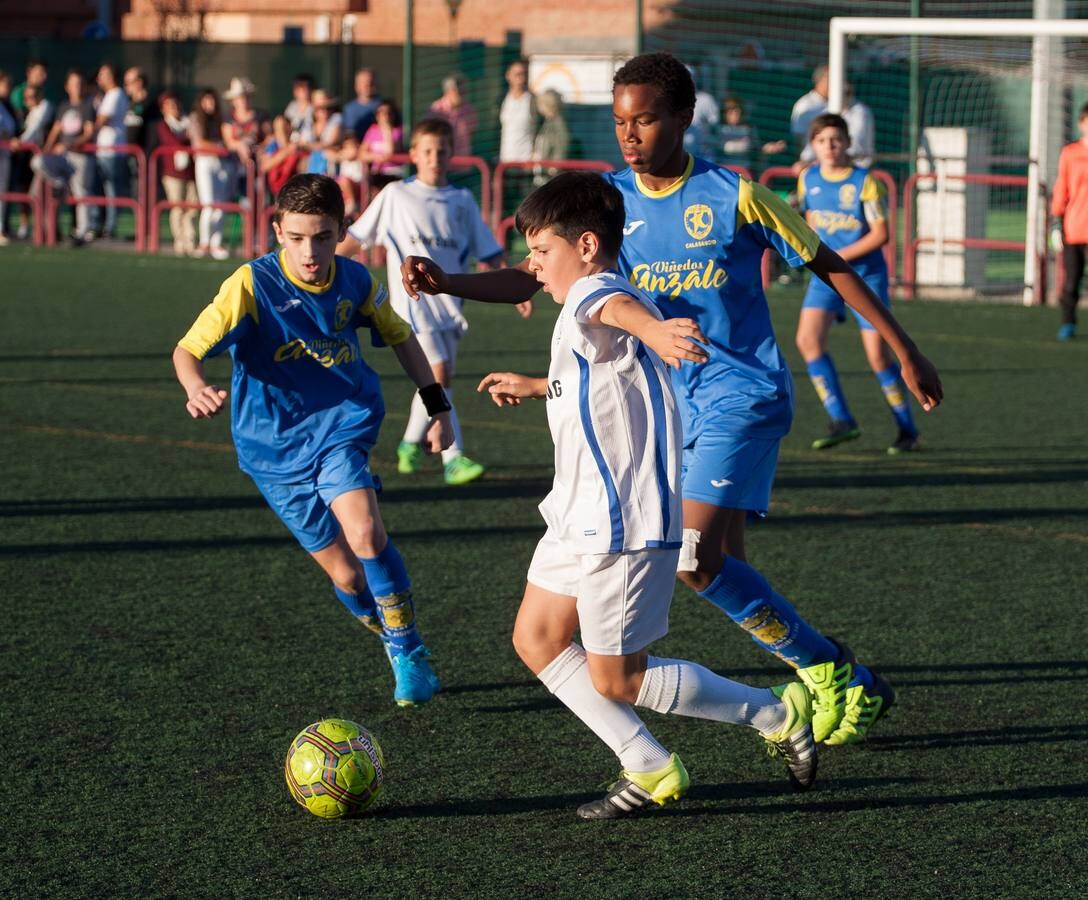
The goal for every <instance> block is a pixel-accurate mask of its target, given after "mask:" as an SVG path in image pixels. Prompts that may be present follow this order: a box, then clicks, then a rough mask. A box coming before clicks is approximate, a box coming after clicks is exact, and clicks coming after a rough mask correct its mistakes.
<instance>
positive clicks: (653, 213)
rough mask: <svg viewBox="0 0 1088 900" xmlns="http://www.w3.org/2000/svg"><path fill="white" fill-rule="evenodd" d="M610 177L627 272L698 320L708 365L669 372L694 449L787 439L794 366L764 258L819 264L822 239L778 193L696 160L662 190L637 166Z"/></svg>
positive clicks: (671, 314) (669, 313)
mask: <svg viewBox="0 0 1088 900" xmlns="http://www.w3.org/2000/svg"><path fill="white" fill-rule="evenodd" d="M605 178H606V179H607V180H608V181H609V182H611V183H612V184H614V185H615V186H616V187H617V188H618V189H619V190H620V191H621V193H622V194H623V200H624V205H625V207H626V211H627V222H626V227H625V228H624V238H623V246H622V248H621V250H620V257H619V267H620V270H621V272H622V273H623V274H624V275H625V276H626V277H628V278H629V279H630V280H631V281H632V282H633V283H634V284H635V286H636V287H639V288H641V289H642V290H644V291H646V293H648V294H649V295H650V296H651V297H652V298H653V300H654V302H655V303H656V304H657V307H658V309H660V310H661V313H662V314H663V315H664V316H665V318H681V317H688V318H692V319H695V320H696V321H697V322H698V323H699V327H700V328H702V330H703V333H704V334H706V336H707V338H708V339H709V340H710V346H709V347H708V348H707V350H708V352H709V356H710V358H709V360H708V361H707V362H706V363H705V364H703V365H690V364H688V363H685V364H684V365H683V366H682V367H681V368H680V369H679V370H675V369H670V372H671V374H672V379H673V386H674V388H675V390H676V394H677V399H678V400H679V402H680V408H681V413H682V415H683V421H684V442H685V445H687V446H691V445H692V444H693V443H694V442H695V440H696V439H697V438H698V437H699V435H701V434H703V433H704V432H715V433H734V434H746V435H750V436H753V437H765V438H779V437H782V436H783V435H785V434H786V432H787V431H789V428H790V423H791V421H792V419H793V394H792V384H791V381H790V373H789V368H788V367H787V365H786V361H785V359H784V358H783V356H782V354H781V352H780V351H779V349H778V344H777V343H776V341H775V337H774V330H773V328H772V327H771V314H770V310H769V309H768V307H767V298H766V296H765V295H764V293H763V281H762V276H761V262H762V258H763V251H764V250H766V249H772V250H775V251H777V252H778V253H779V254H780V255H781V256H782V258H783V259H784V260H786V262H787V263H789V264H790V265H792V266H800V265H804V264H805V263H808V262H811V261H812V259H813V257H814V256H815V255H816V250H817V248H818V247H819V243H820V241H819V238H818V237H817V236H816V234H815V233H814V232H813V231H812V229H811V228H809V227H808V226H807V225H806V224H805V223H804V221H803V220H802V219H801V217H800V216H799V215H798V214H797V213H796V212H794V211H793V210H792V209H791V208H790V207H789V205H788V204H786V203H785V202H784V201H783V200H781V199H780V198H779V197H778V196H777V195H776V194H774V193H773V192H772V191H770V190H768V189H767V188H765V187H763V186H762V185H758V184H753V183H752V182H750V181H748V180H746V179H744V178H742V177H740V176H739V175H737V174H736V173H734V172H731V171H729V170H727V169H722V168H719V167H718V166H715V165H713V164H711V163H708V162H706V161H704V160H701V159H696V158H694V157H689V158H688V165H687V169H686V170H685V172H684V174H683V176H682V177H681V178H680V179H679V180H678V181H676V182H675V183H674V184H672V185H670V186H669V187H667V188H665V189H663V190H660V191H654V190H652V189H650V188H648V187H647V186H646V185H644V184H643V183H642V180H641V179H640V178H639V177H638V175H637V174H636V173H634V172H632V171H631V170H630V169H625V170H623V171H622V172H616V173H608V174H606V175H605Z"/></svg>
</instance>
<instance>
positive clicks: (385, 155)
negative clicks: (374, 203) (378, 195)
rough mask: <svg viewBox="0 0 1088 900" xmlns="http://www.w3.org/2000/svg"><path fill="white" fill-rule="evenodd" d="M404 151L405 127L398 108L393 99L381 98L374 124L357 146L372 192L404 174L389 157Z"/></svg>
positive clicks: (401, 168) (400, 167) (402, 169)
mask: <svg viewBox="0 0 1088 900" xmlns="http://www.w3.org/2000/svg"><path fill="white" fill-rule="evenodd" d="M403 151H404V128H403V127H402V126H401V121H400V111H399V110H398V109H397V106H396V104H395V103H393V101H392V100H383V101H382V102H381V104H380V105H379V106H378V109H377V111H376V117H375V120H374V124H373V125H371V126H370V127H369V128H368V129H367V131H366V134H365V135H363V140H362V143H361V144H360V145H359V159H360V160H361V161H362V162H365V163H366V164H367V165H368V166H369V167H370V186H371V187H372V188H374V189H375V191H380V190H381V189H382V188H383V187H385V186H386V185H387V184H389V182H391V181H397V180H398V179H400V178H402V177H404V168H403V167H402V166H400V165H397V164H396V163H391V162H389V157H390V156H392V155H393V154H394V153H402V152H403Z"/></svg>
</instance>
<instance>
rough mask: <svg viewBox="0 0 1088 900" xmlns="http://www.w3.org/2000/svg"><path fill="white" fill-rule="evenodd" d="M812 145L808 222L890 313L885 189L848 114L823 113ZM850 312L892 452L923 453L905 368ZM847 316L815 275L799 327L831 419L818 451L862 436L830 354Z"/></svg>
mask: <svg viewBox="0 0 1088 900" xmlns="http://www.w3.org/2000/svg"><path fill="white" fill-rule="evenodd" d="M809 144H810V145H811V146H812V148H813V149H814V150H815V152H816V162H817V165H815V166H810V167H809V168H807V169H806V170H805V171H804V172H803V173H801V177H800V178H798V179H797V195H798V199H799V202H800V205H801V212H802V213H803V215H804V217H805V221H807V222H808V224H809V225H810V226H811V227H812V230H813V231H815V232H816V234H817V235H819V237H820V240H821V241H823V242H824V244H826V245H827V246H828V247H830V248H831V249H832V250H834V251H835V252H836V253H838V254H839V256H841V257H842V258H843V259H844V260H846V262H848V263H850V265H851V267H852V268H853V269H854V271H855V272H856V273H857V274H858V276H860V277H861V279H862V280H863V281H864V282H865V283H866V284H867V285H868V286H869V288H870V289H871V290H872V292H873V294H874V295H875V296H876V297H877V298H878V299H879V300H880V302H881V303H882V304H883V305H884V307H885V309H890V308H891V297H890V296H889V294H888V265H887V262H886V261H885V259H884V249H883V248H884V245H885V244H886V243H888V239H889V234H888V213H887V203H886V201H885V195H884V185H883V184H882V183H881V182H879V181H877V180H876V179H875V178H873V177H872V176H871V175H870V174H869V170H868V169H864V168H862V167H860V166H856V165H853V164H852V163H851V162H850V157H849V155H848V153H849V147H850V131H849V128H848V126H847V124H846V120H845V119H843V118H842V116H839V115H835V114H832V113H822V114H821V115H818V116H816V118H815V119H813V120H812V124H811V125H810V126H809ZM851 312H852V313H853V314H854V319H855V320H856V321H857V323H858V328H860V329H861V343H862V346H864V348H865V356H866V359H868V361H869V367H870V368H871V369H872V370H873V374H874V375H875V376H876V379H877V381H878V382H879V384H880V389H881V391H882V392H883V394H884V399H885V400H886V401H887V402H888V406H889V408H890V409H891V414H892V418H893V419H894V420H895V424H896V427H897V429H898V434H897V435H896V437H895V439H894V440H893V441H892V443H891V444H890V445H889V446H888V453H890V454H897V453H908V452H910V451H912V450H917V449H918V429H917V428H916V427H915V425H914V417H913V416H912V415H911V411H910V403H909V400H908V395H907V388H906V385H905V384H903V380H902V379H901V378H900V376H899V366H897V365H896V364H895V361H894V360H893V359H892V357H891V352H890V351H889V349H888V346H887V345H886V344H885V343H884V340H883V339H882V338H881V336H880V334H879V333H878V332H877V330H876V329H875V328H874V327H873V326H872V325H871V324H870V323H869V322H868V321H867V320H866V319H865V318H864V317H863V316H862V315H861V314H860V313H858V312H857V311H856V310H853V309H851ZM844 314H845V304H844V303H843V299H842V297H840V296H839V295H838V294H837V293H836V292H835V290H834V289H833V288H831V287H829V286H828V285H827V284H825V283H824V282H823V281H822V280H821V279H819V278H816V277H813V278H811V279H810V280H809V283H808V290H807V291H806V292H805V299H804V302H803V303H802V306H801V317H800V319H799V321H798V323H797V349H798V350H800V351H801V356H802V357H803V358H804V360H805V366H806V368H807V369H808V375H809V378H810V379H811V381H812V385H813V387H814V388H816V393H817V395H818V396H819V398H820V400H821V401H822V402H823V405H824V408H825V409H826V410H827V414H828V416H829V417H830V419H831V422H830V424H829V425H828V431H827V435H826V436H825V437H822V438H818V439H817V440H815V441H813V443H812V448H813V449H814V450H823V449H826V448H828V447H834V446H835V445H836V444H841V443H842V442H843V441H851V440H854V439H855V438H857V437H858V436H860V434H861V430H860V429H859V428H858V425H857V422H856V421H854V417H853V415H852V414H851V412H850V408H849V406H848V405H847V403H846V394H845V392H844V391H843V389H842V384H841V383H840V382H839V375H838V371H837V370H836V368H835V363H834V362H833V361H832V359H831V356H830V355H829V354H828V352H827V336H828V333H829V332H830V330H831V326H832V324H833V323H834V322H835V321H836V320H839V321H841V320H842V318H843V316H844Z"/></svg>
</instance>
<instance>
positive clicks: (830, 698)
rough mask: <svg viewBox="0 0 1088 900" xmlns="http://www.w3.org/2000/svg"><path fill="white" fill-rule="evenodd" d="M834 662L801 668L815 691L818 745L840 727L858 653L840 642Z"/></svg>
mask: <svg viewBox="0 0 1088 900" xmlns="http://www.w3.org/2000/svg"><path fill="white" fill-rule="evenodd" d="M832 643H834V644H835V646H836V647H837V648H838V650H839V655H838V658H837V659H835V660H834V661H829V662H823V663H816V665H813V666H806V667H805V668H803V669H798V670H797V676H798V677H799V678H800V679H801V681H802V682H804V685H805V687H807V688H808V689H809V692H810V693H811V694H812V738H813V740H815V741H816V743H817V744H821V743H823V742H824V741H826V740H827V738H828V735H830V734H831V733H832V732H833V731H834V730H835V729H836V728H838V726H839V722H841V721H842V717H843V715H844V714H845V712H846V687H847V685H848V684H850V679H851V678H852V677H853V675H854V655H853V654H852V653H851V652H850V650H849V649H848V648H846V647H843V646H842V645H841V644H839V643H838V642H835V641H833V642H832Z"/></svg>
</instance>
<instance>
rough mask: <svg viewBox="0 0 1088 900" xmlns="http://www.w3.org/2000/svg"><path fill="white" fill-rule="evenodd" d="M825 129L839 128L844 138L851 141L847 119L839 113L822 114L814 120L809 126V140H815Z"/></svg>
mask: <svg viewBox="0 0 1088 900" xmlns="http://www.w3.org/2000/svg"><path fill="white" fill-rule="evenodd" d="M825 128H837V129H839V131H841V132H842V134H843V137H845V138H846V139H847V140H850V126H849V125H847V124H846V119H844V118H843V117H842V116H840V115H839V114H838V113H820V115H818V116H817V117H816V118H815V119H813V120H812V123H811V124H810V125H809V126H808V139H809V140H810V141H811V140H813V139H814V138H815V137H816V135H818V134H819V133H820V132H821V131H823V130H824V129H825Z"/></svg>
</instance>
